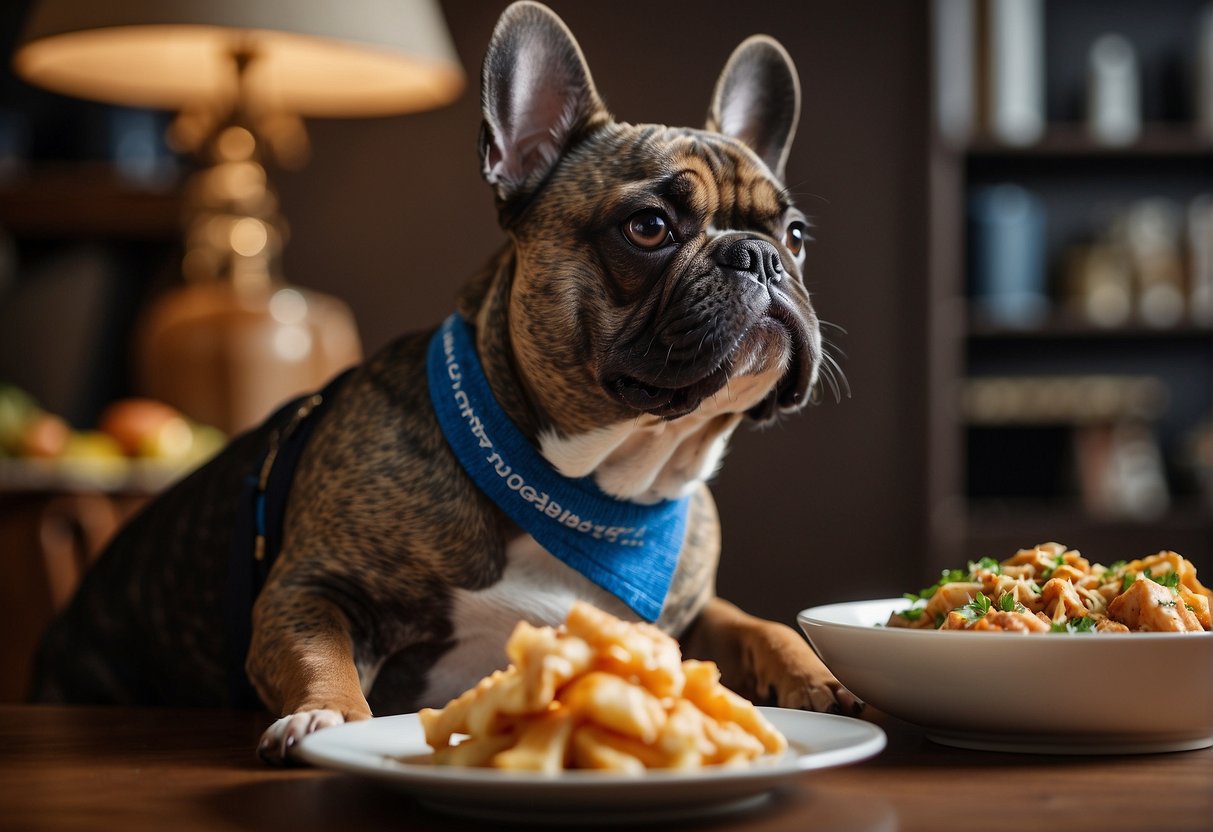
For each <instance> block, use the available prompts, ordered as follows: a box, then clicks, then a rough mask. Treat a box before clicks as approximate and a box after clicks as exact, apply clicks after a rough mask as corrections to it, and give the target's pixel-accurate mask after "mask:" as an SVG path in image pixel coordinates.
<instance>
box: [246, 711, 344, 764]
mask: <svg viewBox="0 0 1213 832" xmlns="http://www.w3.org/2000/svg"><path fill="white" fill-rule="evenodd" d="M345 721H346V718H345V716H344V715H343V714H342V713H341V712H340V711H334V710H330V709H327V708H325V709H319V710H310V711H299V712H298V713H293V714H287V715H286V716H284V717H282V719H280V720H278V721H277V722H275V723H274V724H273V725H271V726H270V727H269V728H266V729H265V733H264V734H262V735H261V742H260V743H258V744H257V756H259V757H260V758H261V759H262V760H264V761H265V762H267V763H270V764H271V765H284V764H286V763H298V762H300V758H299V741H300V740H302V739H303V738H304V737H306V736H307V735H308V734H310V733H312V732H313V731H319V730H320V729H321V728H331V727H332V726H334V725H340V724H341V723H343V722H345Z"/></svg>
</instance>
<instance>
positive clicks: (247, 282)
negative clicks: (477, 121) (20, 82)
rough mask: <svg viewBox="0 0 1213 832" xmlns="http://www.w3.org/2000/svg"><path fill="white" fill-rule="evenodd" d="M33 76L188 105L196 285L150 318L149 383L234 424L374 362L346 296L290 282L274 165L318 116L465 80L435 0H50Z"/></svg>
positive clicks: (425, 101) (420, 95)
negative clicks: (270, 175) (194, 161)
mask: <svg viewBox="0 0 1213 832" xmlns="http://www.w3.org/2000/svg"><path fill="white" fill-rule="evenodd" d="M13 64H14V68H15V69H16V71H17V73H18V74H19V75H20V76H22V77H23V78H24V79H26V80H27V81H29V82H31V83H34V84H38V85H40V86H43V87H46V88H48V89H51V90H54V91H56V92H63V93H68V94H72V95H77V96H81V97H84V98H91V99H96V100H100V101H104V102H109V103H113V104H121V105H127V106H135V107H148V108H155V109H170V110H174V111H176V112H177V113H178V116H177V119H176V121H175V122H174V125H173V127H172V128H171V131H170V138H171V140H172V141H173V142H174V144H175V145H176V146H178V147H181V148H182V149H189V150H191V151H193V152H194V153H195V154H196V155H197V157H198V159H199V161H200V163H201V164H200V167H199V170H198V171H197V172H195V173H194V174H193V175H192V176H191V177H190V179H189V181H188V182H187V183H186V187H185V205H186V212H185V213H186V216H185V217H184V224H185V255H184V258H183V261H182V271H183V274H184V277H185V282H184V284H183V285H181V286H179V287H177V288H175V289H173V290H172V291H170V292H168V293H166V294H165V295H163V296H161V297H160V298H158V299H156V300H155V301H154V302H153V303H152V304H151V305H150V306H149V308H148V310H146V314H145V315H144V316H143V318H142V322H141V324H140V326H139V331H138V332H137V333H136V343H135V349H134V352H135V356H136V359H135V361H136V365H137V366H136V368H135V369H136V377H137V380H138V384H139V387H140V392H142V393H144V394H145V395H150V396H154V397H156V398H160V399H163V400H164V401H166V402H168V403H170V404H173V405H175V406H177V407H179V408H180V409H181V410H182V411H184V412H185V413H186V414H187V415H189V416H191V417H192V418H194V419H197V420H199V421H202V422H206V423H209V424H213V425H216V426H218V427H220V428H223V429H224V430H226V431H228V432H229V433H233V432H237V431H240V430H243V429H245V428H247V427H250V426H251V425H253V424H255V423H257V422H258V421H260V420H261V419H262V418H264V416H265V415H267V414H268V412H269V411H270V410H271V409H272V408H273V407H274V406H276V405H277V404H279V403H280V402H282V401H283V400H285V399H287V398H289V397H290V396H292V395H294V394H297V393H299V392H301V391H304V390H309V389H314V388H316V387H318V386H320V385H321V384H322V383H323V382H324V381H325V380H326V379H327V378H328V377H330V376H331V375H333V374H334V373H335V372H337V371H338V370H340V369H342V368H343V367H345V366H348V365H349V364H352V363H354V362H356V361H358V360H360V359H361V344H360V339H359V337H358V331H357V327H356V325H355V323H354V319H353V315H352V314H351V312H350V310H349V308H348V307H347V306H346V305H345V304H344V303H343V302H342V301H340V300H338V299H336V298H333V297H328V296H326V295H323V294H321V293H319V292H316V291H311V290H307V289H303V288H300V287H292V286H290V285H288V284H287V283H286V282H285V281H284V280H283V278H282V276H281V274H280V272H279V267H278V259H279V254H280V251H281V246H282V243H283V242H284V239H285V236H286V226H285V223H284V222H283V219H282V216H281V214H280V212H279V210H278V203H277V198H276V196H275V194H274V191H273V189H272V188H271V187H270V185H269V182H268V179H267V175H266V168H265V164H266V162H267V161H269V160H273V161H276V162H278V163H279V164H290V163H294V162H298V161H300V160H301V158H302V156H304V155H305V153H306V147H307V139H306V133H305V131H304V129H303V123H302V118H304V117H325V116H329V117H351V116H372V115H391V114H401V113H407V112H413V111H418V110H425V109H430V108H434V107H438V106H441V105H443V104H446V103H448V102H450V101H452V100H453V99H454V98H455V97H456V96H457V95H458V93H459V92H460V90H461V89H462V87H463V82H464V78H463V70H462V67H461V65H460V63H459V61H458V58H457V56H456V55H455V52H454V48H453V46H452V44H451V40H450V35H449V33H448V31H447V29H446V26H445V23H444V22H443V18H442V14H441V11H440V10H439V9H438V7H437V5H436V3H435V2H434V0H340V2H336V0H123V1H122V2H97V0H39V2H36V3H35V4H34V6H33V8H32V10H31V12H30V17H29V20H28V22H27V24H26V29H25V31H24V33H23V36H22V38H21V40H20V42H19V44H18V47H17V50H16V52H15V54H14V58H13Z"/></svg>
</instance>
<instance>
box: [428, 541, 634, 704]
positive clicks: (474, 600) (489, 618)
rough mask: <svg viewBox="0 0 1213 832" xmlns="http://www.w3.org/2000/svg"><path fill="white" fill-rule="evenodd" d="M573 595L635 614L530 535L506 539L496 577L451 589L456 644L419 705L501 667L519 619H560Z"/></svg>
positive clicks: (445, 698)
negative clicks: (474, 587)
mask: <svg viewBox="0 0 1213 832" xmlns="http://www.w3.org/2000/svg"><path fill="white" fill-rule="evenodd" d="M577 599H582V600H585V601H589V602H590V603H592V604H594V605H595V606H596V607H599V608H600V609H603V610H606V611H607V612H609V613H611V614H612V615H614V616H617V617H619V618H623V619H627V620H633V621H634V620H636V614H635V613H634V612H632V611H631V610H630V609H629V608H628V607H627V605H625V604H624V603H623V602H622V601H620V600H619V599H618V598H616V597H615V596H614V595H612V594H611V593H609V592H607V591H606V590H605V589H602V588H601V587H599V586H598V585H597V584H594V583H593V582H591V581H590V580H589V579H588V578H586V577H585V576H584V575H582V574H581V573H580V572H578V571H576V570H575V569H573V568H572V567H570V566H567V565H566V564H565V563H564V562H562V561H560V560H558V559H556V558H555V557H553V556H552V555H550V554H548V552H547V551H545V550H544V549H543V547H541V546H540V545H539V544H538V543H536V542H535V539H534V538H533V537H531V536H530V535H525V536H523V537H520V538H518V539H517V540H515V541H514V542H512V543H510V544H509V546H508V547H507V548H506V567H505V571H504V572H503V573H502V575H501V580H499V581H497V583H495V584H493V585H492V586H490V587H488V588H487V589H481V590H476V591H468V590H455V594H454V602H453V604H452V615H451V618H452V624H453V627H454V635H453V638H454V641H455V646H454V647H452V648H451V649H450V650H449V651H447V652H446V653H445V654H444V655H443V656H442V658H440V659H439V660H438V661H437V662H436V663H435V664H434V667H433V668H432V669H431V670H430V672H429V674H428V677H427V680H426V687H425V692H424V693H423V694H422V701H421V703H420V706H421V707H431V708H440V707H442V706H443V705H445V704H446V703H447V702H449V701H450V700H451V699H453V698H454V697H456V696H458V695H459V694H461V693H463V692H464V691H465V690H467V689H468V688H470V687H471V686H472V685H474V684H475V683H476V682H478V681H480V679H482V678H483V677H485V676H487V675H488V674H490V673H492V672H493V671H494V670H497V669H499V668H503V667H505V666H506V664H507V663H508V661H509V660H508V659H507V658H506V655H505V643H506V641H507V640H508V639H509V637H510V633H511V632H513V630H514V625H515V624H517V623H518V621H520V620H525V621H528V622H530V623H531V624H535V625H537V626H538V625H548V626H553V627H554V626H556V625H558V624H562V623H564V620H565V618H566V617H567V616H568V612H569V608H570V607H572V605H573V602H574V601H576V600H577Z"/></svg>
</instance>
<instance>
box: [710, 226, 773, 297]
mask: <svg viewBox="0 0 1213 832" xmlns="http://www.w3.org/2000/svg"><path fill="white" fill-rule="evenodd" d="M716 262H717V264H719V265H720V266H721V267H723V268H725V269H728V270H730V271H733V272H735V273H737V274H738V275H740V276H745V277H748V278H750V279H751V280H755V281H757V282H758V283H761V284H762V285H764V286H766V285H768V284H772V283H778V282H779V281H781V280H783V261H782V260H781V259H780V258H779V251H778V249H776V248H775V246H774V244H772V243H770V242H768V241H766V240H762V239H758V238H757V237H742V238H740V239H737V240H733V241H732V242H728V243H725V244H724V245H722V246H721V247H720V248H719V249H717V251H716Z"/></svg>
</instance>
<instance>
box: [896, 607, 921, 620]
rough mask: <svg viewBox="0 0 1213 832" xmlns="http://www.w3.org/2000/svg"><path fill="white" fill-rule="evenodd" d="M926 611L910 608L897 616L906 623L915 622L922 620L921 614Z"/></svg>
mask: <svg viewBox="0 0 1213 832" xmlns="http://www.w3.org/2000/svg"><path fill="white" fill-rule="evenodd" d="M926 611H927V610H926V607H910V608H909V609H907V610H902V611H901V612H899V613H897V614H898V615H900V616H901V617H902V618H905V619H907V620H908V621H917V620H918V619H920V618H922V614H923V613H924V612H926Z"/></svg>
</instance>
